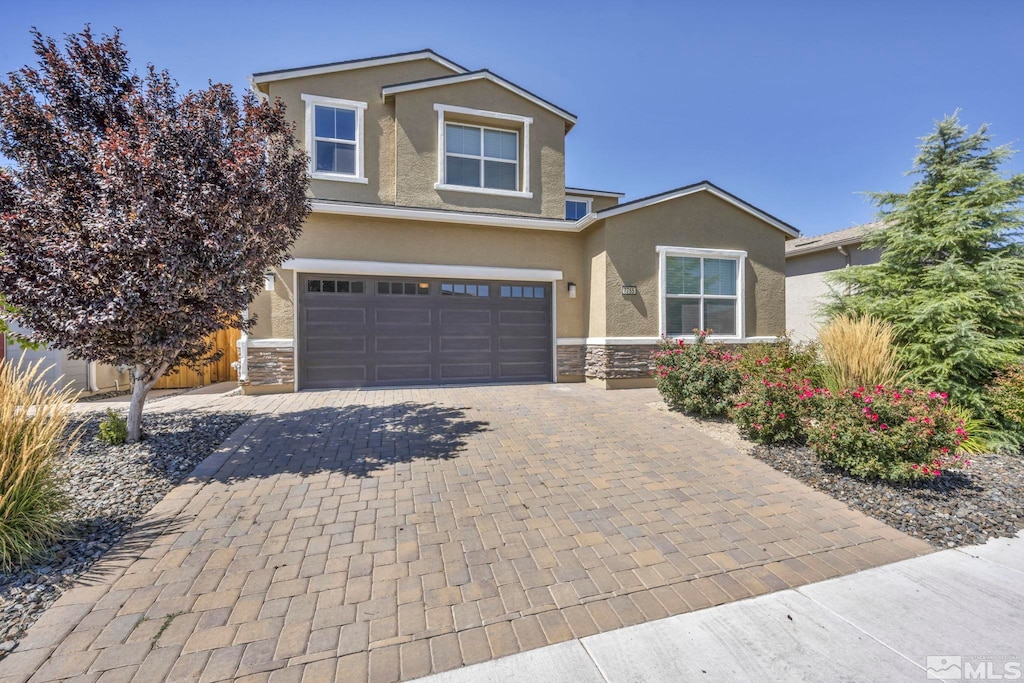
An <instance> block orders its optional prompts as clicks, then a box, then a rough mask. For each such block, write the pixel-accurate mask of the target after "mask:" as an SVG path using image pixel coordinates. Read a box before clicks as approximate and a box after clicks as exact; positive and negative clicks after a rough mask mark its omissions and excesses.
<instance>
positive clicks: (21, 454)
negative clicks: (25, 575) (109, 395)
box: [0, 361, 77, 572]
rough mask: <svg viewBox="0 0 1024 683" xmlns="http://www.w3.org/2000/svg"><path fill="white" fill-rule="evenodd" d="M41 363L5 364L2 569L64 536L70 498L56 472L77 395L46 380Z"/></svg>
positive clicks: (0, 385) (1, 381)
mask: <svg viewBox="0 0 1024 683" xmlns="http://www.w3.org/2000/svg"><path fill="white" fill-rule="evenodd" d="M41 363H42V361H40V362H37V363H35V364H32V365H27V364H24V363H20V362H19V363H17V364H13V363H10V362H0V571H5V572H6V571H9V570H11V569H13V568H15V567H18V566H21V565H23V564H26V563H28V562H29V561H31V560H32V559H34V558H36V557H38V556H40V555H41V554H42V553H43V552H44V551H45V549H46V548H47V547H48V545H49V543H50V542H52V541H53V540H54V539H56V538H58V537H60V535H61V531H62V525H63V522H62V518H61V513H62V512H63V511H64V510H65V509H66V508H67V506H68V502H69V501H68V497H67V495H66V493H65V492H64V491H63V490H62V489H61V487H60V480H59V477H58V475H57V473H56V471H55V463H56V458H57V455H58V453H59V452H60V451H61V450H63V449H64V448H73V447H74V444H75V442H76V441H77V430H75V431H74V432H72V433H71V435H70V436H69V428H68V427H69V423H70V420H71V403H72V402H73V401H74V399H75V396H76V393H77V392H74V391H71V390H70V389H64V390H60V389H55V388H54V387H53V386H52V385H50V384H49V383H47V382H46V381H45V380H44V378H43V372H44V370H45V368H43V367H42V365H41Z"/></svg>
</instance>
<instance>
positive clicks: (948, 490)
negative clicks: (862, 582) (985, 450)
mask: <svg viewBox="0 0 1024 683" xmlns="http://www.w3.org/2000/svg"><path fill="white" fill-rule="evenodd" d="M750 454H751V455H752V456H753V457H755V458H757V459H758V460H761V461H763V462H766V463H768V464H769V465H771V466H772V467H774V468H775V469H777V470H779V471H781V472H785V473H786V474H788V475H789V476H791V477H794V478H796V479H799V480H800V481H802V482H804V483H805V484H808V485H809V486H812V487H814V488H816V489H818V490H819V491H824V492H825V493H827V494H829V495H830V496H832V497H833V498H835V499H837V500H840V501H842V502H844V503H846V504H847V505H849V506H850V507H852V508H855V509H857V510H860V511H861V512H863V513H865V514H867V515H870V516H872V517H874V518H875V519H878V520H881V521H883V522H885V523H886V524H888V525H889V526H891V527H894V528H896V529H899V530H900V531H902V532H904V533H906V534H908V535H910V536H916V537H918V538H921V539H924V540H925V541H928V542H929V543H931V544H932V545H933V546H936V547H938V548H954V547H957V546H962V545H975V544H981V543H984V542H985V541H987V540H988V539H990V538H999V537H1007V536H1014V535H1015V534H1016V533H1017V532H1018V531H1020V530H1021V529H1024V460H1022V459H1021V457H1020V456H1019V455H1001V454H990V455H983V456H978V457H977V458H974V459H973V460H972V463H971V467H970V468H968V469H966V470H964V471H963V472H956V471H950V472H948V473H946V474H944V475H943V476H941V477H934V478H932V479H929V480H928V481H924V482H919V483H918V482H915V483H912V484H889V483H886V482H882V481H865V480H863V479H857V478H854V477H851V476H849V475H847V474H844V473H843V472H842V471H841V470H839V469H837V468H835V467H832V466H829V465H827V464H825V463H822V462H820V461H819V460H818V459H817V458H815V457H814V453H813V452H812V451H811V449H809V448H807V447H806V446H771V447H767V446H755V447H753V448H752V449H751V451H750Z"/></svg>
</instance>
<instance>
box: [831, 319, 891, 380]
mask: <svg viewBox="0 0 1024 683" xmlns="http://www.w3.org/2000/svg"><path fill="white" fill-rule="evenodd" d="M818 338H819V341H820V345H821V353H822V355H823V356H824V358H825V368H824V373H823V374H824V378H823V379H824V382H825V385H826V386H827V387H828V388H829V389H830V390H831V391H832V392H833V393H838V392H840V391H842V390H843V389H854V388H856V387H875V386H879V385H881V386H885V387H894V386H898V385H900V384H901V383H902V379H903V369H902V367H901V365H900V361H899V359H898V357H897V348H896V344H895V341H894V340H895V333H894V331H893V328H892V325H890V324H889V323H886V322H883V321H881V320H878V319H877V318H872V317H871V316H867V315H865V316H854V315H841V316H838V317H836V318H834V319H833V320H832V321H831V322H830V323H829V324H828V325H827V326H826V327H825V328H824V329H822V330H820V332H819V334H818Z"/></svg>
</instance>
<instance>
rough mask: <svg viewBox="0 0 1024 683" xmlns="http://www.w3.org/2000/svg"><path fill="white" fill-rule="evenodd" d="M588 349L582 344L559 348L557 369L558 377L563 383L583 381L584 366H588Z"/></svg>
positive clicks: (560, 346)
mask: <svg viewBox="0 0 1024 683" xmlns="http://www.w3.org/2000/svg"><path fill="white" fill-rule="evenodd" d="M586 358H587V348H586V347H585V346H583V345H582V344H575V345H572V346H562V345H559V346H558V353H557V369H558V376H559V377H560V378H562V380H563V381H566V380H573V379H575V380H576V381H582V380H583V374H584V370H583V369H584V366H585V365H586Z"/></svg>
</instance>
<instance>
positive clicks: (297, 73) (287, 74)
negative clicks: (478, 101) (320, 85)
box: [250, 50, 469, 83]
mask: <svg viewBox="0 0 1024 683" xmlns="http://www.w3.org/2000/svg"><path fill="white" fill-rule="evenodd" d="M420 59H429V60H431V61H433V62H437V63H438V64H440V65H441V66H444V67H447V68H449V69H451V70H452V71H454V72H455V73H457V74H462V73H466V72H467V71H469V69H467V68H466V67H464V66H462V65H461V64H456V63H455V62H453V61H451V60H450V59H446V58H445V57H442V56H441V55H439V54H437V53H436V52H434V51H433V50H414V51H412V52H396V53H394V54H390V55H381V56H380V57H365V58H363V59H349V60H346V61H344V62H331V63H330V64H316V65H313V66H300V67H296V68H293V69H278V70H277V71H260V72H259V73H254V74H253V75H252V76H251V77H250V81H251V82H252V83H268V82H270V81H282V80H285V79H288V78H302V77H303V76H317V75H319V74H329V73H334V72H337V71H350V70H352V69H368V68H370V67H373V66H385V65H387V64H400V63H402V62H414V61H417V60H420Z"/></svg>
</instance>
